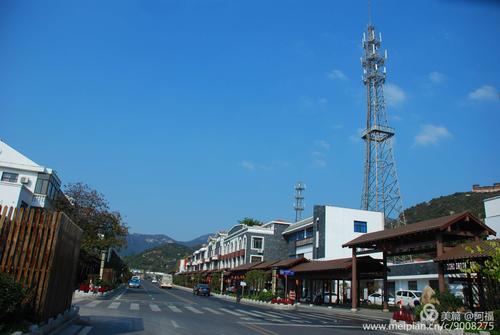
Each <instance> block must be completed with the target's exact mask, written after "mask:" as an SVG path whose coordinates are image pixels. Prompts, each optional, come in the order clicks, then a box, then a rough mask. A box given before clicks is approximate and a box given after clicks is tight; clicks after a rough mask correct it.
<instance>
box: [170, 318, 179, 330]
mask: <svg viewBox="0 0 500 335" xmlns="http://www.w3.org/2000/svg"><path fill="white" fill-rule="evenodd" d="M170 322H172V326H174V328H180V327H179V325H178V324H177V322H175V321H174V320H170Z"/></svg>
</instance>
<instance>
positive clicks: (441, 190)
mask: <svg viewBox="0 0 500 335" xmlns="http://www.w3.org/2000/svg"><path fill="white" fill-rule="evenodd" d="M0 13H1V14H0V111H1V115H2V121H3V122H1V123H0V137H1V138H2V139H3V140H4V141H6V142H7V143H8V144H10V145H12V146H13V147H14V148H16V149H18V150H19V151H21V152H22V153H24V154H25V155H27V156H28V157H30V158H31V159H33V160H35V161H36V162H38V163H40V164H42V165H45V166H48V167H52V168H54V169H56V170H57V171H58V173H59V175H60V177H61V179H62V180H63V182H65V183H66V182H74V181H82V182H85V183H88V184H89V185H91V186H92V187H94V188H96V189H98V190H99V191H101V192H102V193H104V194H105V195H106V196H107V198H108V199H109V200H110V203H111V206H112V207H113V208H114V209H117V210H119V211H121V212H122V213H123V214H124V215H125V217H126V220H127V223H128V224H129V226H130V228H131V231H132V232H141V233H164V234H168V235H170V236H172V237H174V238H177V239H191V238H194V237H196V236H198V235H201V234H204V233H208V232H213V231H216V230H218V229H227V228H229V227H230V226H231V225H232V224H234V223H236V221H237V220H239V219H241V218H243V217H245V216H250V217H255V218H258V219H260V220H264V221H266V220H271V219H275V218H283V219H290V220H291V219H292V218H293V217H294V212H293V209H292V203H293V185H294V183H295V182H296V181H298V180H302V181H304V182H305V183H306V185H307V190H306V193H305V196H306V199H305V202H306V214H307V215H310V214H311V212H312V207H313V205H314V204H334V205H340V206H346V207H353V208H359V206H360V197H361V187H362V177H363V166H362V164H363V154H364V151H363V150H364V147H363V143H362V142H361V140H359V135H358V133H359V129H360V128H362V127H363V124H364V122H365V121H364V120H365V109H364V105H365V103H364V99H365V98H364V89H363V85H362V82H361V73H362V70H361V67H360V62H359V57H360V56H361V54H362V50H361V43H360V41H361V36H362V33H363V31H364V29H365V28H366V24H367V10H366V1H349V2H340V1H338V2H336V1H335V2H334V1H326V0H325V1H229V0H227V1H201V0H200V1H123V0H120V1H79V2H77V1H48V2H41V1H14V0H12V1H2V3H1V4H0ZM373 21H374V24H375V25H376V27H377V29H378V31H381V32H382V35H383V47H384V48H386V49H388V55H389V59H388V64H387V70H388V79H387V87H386V99H387V101H388V114H389V122H390V124H391V125H392V126H393V127H394V128H396V132H397V135H396V142H395V157H396V161H397V168H398V175H399V178H400V185H401V192H402V196H403V202H404V205H405V207H407V206H410V205H414V204H416V203H419V202H422V201H426V200H429V199H431V198H433V197H436V196H440V195H445V194H450V193H453V192H456V191H466V190H469V189H470V188H471V185H472V184H475V183H480V184H491V183H493V182H498V181H500V175H499V171H500V170H499V166H500V155H499V147H498V144H499V134H500V100H499V89H500V80H499V78H500V76H499V75H500V61H499V57H498V55H499V54H500V44H499V43H498V36H500V24H499V22H500V6H499V5H498V4H497V3H496V2H494V1H411V2H410V1H389V0H388V1H374V3H373Z"/></svg>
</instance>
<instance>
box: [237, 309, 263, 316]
mask: <svg viewBox="0 0 500 335" xmlns="http://www.w3.org/2000/svg"><path fill="white" fill-rule="evenodd" d="M237 311H238V312H240V313H245V314H248V315H251V316H256V317H258V318H261V317H262V315H259V314H257V313H252V312H249V311H245V310H243V309H237Z"/></svg>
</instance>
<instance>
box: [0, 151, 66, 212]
mask: <svg viewBox="0 0 500 335" xmlns="http://www.w3.org/2000/svg"><path fill="white" fill-rule="evenodd" d="M0 175H1V180H0V205H2V206H12V207H23V208H28V207H40V208H46V209H53V206H54V200H55V199H56V198H57V197H58V196H59V193H60V189H61V181H60V179H59V177H58V176H57V174H56V172H55V171H54V170H52V169H50V168H47V167H44V166H41V165H39V164H37V163H35V162H33V161H32V160H31V159H29V158H27V157H26V156H24V155H23V154H21V153H20V152H18V151H16V150H15V149H14V148H12V147H11V146H9V145H8V144H7V143H5V142H3V141H0Z"/></svg>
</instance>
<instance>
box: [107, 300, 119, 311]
mask: <svg viewBox="0 0 500 335" xmlns="http://www.w3.org/2000/svg"><path fill="white" fill-rule="evenodd" d="M120 304H121V302H116V301H115V302H112V303H111V305H109V306H108V308H109V309H118V307H120Z"/></svg>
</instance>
